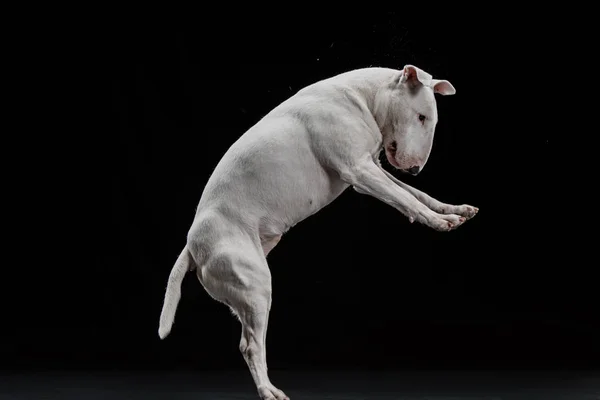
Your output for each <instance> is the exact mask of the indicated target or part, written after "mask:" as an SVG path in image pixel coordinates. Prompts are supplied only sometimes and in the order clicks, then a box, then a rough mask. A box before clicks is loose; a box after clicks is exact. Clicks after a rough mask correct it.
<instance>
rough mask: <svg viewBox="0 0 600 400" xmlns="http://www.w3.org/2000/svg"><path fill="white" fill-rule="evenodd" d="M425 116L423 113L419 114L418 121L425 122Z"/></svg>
mask: <svg viewBox="0 0 600 400" xmlns="http://www.w3.org/2000/svg"><path fill="white" fill-rule="evenodd" d="M425 119H426V118H425V116H424V115H423V114H419V121H421V122H425Z"/></svg>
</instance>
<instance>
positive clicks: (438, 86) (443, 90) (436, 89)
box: [431, 79, 456, 96]
mask: <svg viewBox="0 0 600 400" xmlns="http://www.w3.org/2000/svg"><path fill="white" fill-rule="evenodd" d="M431 88H432V89H433V93H439V94H441V95H442V96H448V95H451V94H455V93H456V89H454V86H452V84H451V83H450V82H448V81H446V80H443V79H432V80H431Z"/></svg>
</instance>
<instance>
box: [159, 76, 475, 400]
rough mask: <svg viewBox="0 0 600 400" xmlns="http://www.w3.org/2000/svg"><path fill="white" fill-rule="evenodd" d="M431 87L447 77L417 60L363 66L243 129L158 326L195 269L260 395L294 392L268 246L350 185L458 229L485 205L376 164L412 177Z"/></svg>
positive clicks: (426, 143)
mask: <svg viewBox="0 0 600 400" xmlns="http://www.w3.org/2000/svg"><path fill="white" fill-rule="evenodd" d="M435 93H439V94H441V95H451V94H454V93H455V90H454V87H453V86H452V85H451V84H450V82H448V81H446V80H437V79H432V77H431V75H430V74H428V73H426V72H424V71H422V70H421V69H419V68H417V67H415V66H412V65H407V66H405V67H404V68H403V69H402V70H394V69H387V68H365V69H358V70H354V71H350V72H347V73H343V74H340V75H337V76H334V77H332V78H329V79H325V80H322V81H320V82H317V83H315V84H312V85H310V86H308V87H306V88H304V89H302V90H300V91H299V92H298V93H296V94H295V95H294V96H292V97H291V98H289V99H288V100H286V101H284V102H283V103H282V104H280V105H279V106H278V107H276V108H275V109H274V110H273V111H271V112H270V113H269V114H267V115H266V116H265V117H264V118H263V119H262V120H261V121H259V122H258V123H257V124H256V125H254V126H253V127H252V128H250V129H249V130H248V131H247V132H246V133H245V134H244V135H242V136H241V137H240V138H239V139H238V140H237V141H236V142H235V143H234V144H233V145H232V146H231V147H230V148H229V150H228V151H227V152H226V153H225V155H224V156H223V158H222V159H221V161H220V162H219V163H218V165H217V166H216V168H215V170H214V172H213V174H212V176H211V177H210V179H209V180H208V183H207V184H206V187H205V189H204V192H203V193H202V198H201V199H200V203H199V205H198V209H197V211H196V216H195V218H194V221H193V224H192V226H191V228H190V231H189V233H188V236H187V245H186V246H185V247H184V248H183V251H182V252H181V255H180V256H179V258H178V259H177V261H176V263H175V266H174V267H173V270H172V271H171V274H170V276H169V281H168V286H167V290H166V295H165V300H164V305H163V309H162V314H161V316H160V328H159V330H158V334H159V336H160V338H161V339H164V338H165V337H166V336H167V335H168V334H169V332H170V331H171V327H172V325H173V321H174V317H175V311H176V308H177V304H178V302H179V300H180V297H181V283H182V280H183V277H184V275H185V274H186V272H187V271H192V270H196V274H197V276H198V279H199V280H200V282H201V283H202V285H203V287H204V288H205V289H206V291H207V292H208V293H209V294H210V295H211V296H212V297H213V298H214V299H216V300H218V301H220V302H222V303H224V304H226V305H228V306H229V307H230V308H231V309H232V311H233V312H234V313H235V315H237V316H238V317H239V319H240V321H241V323H242V338H241V342H240V351H241V352H242V354H243V356H244V359H245V360H246V363H247V364H248V368H249V369H250V372H251V373H252V377H253V379H254V382H255V384H256V387H257V389H258V392H259V394H260V397H261V398H262V399H269V400H271V399H273V400H274V399H278V400H279V399H287V397H286V395H285V394H284V393H283V392H282V391H281V390H279V389H277V388H276V387H275V386H273V384H272V383H271V381H270V380H269V377H268V375H267V361H266V347H265V340H266V335H267V324H268V319H269V310H270V309H271V274H270V271H269V266H268V265H267V259H266V257H267V255H268V254H269V252H270V251H271V250H272V249H273V248H274V247H275V246H276V245H277V243H278V242H279V240H280V239H281V236H282V235H283V234H284V233H285V232H286V231H287V230H288V229H290V228H291V227H293V226H294V225H295V224H297V223H298V222H300V221H302V220H304V219H305V218H307V217H309V216H310V215H312V214H314V213H316V212H317V211H319V210H320V209H322V208H323V207H325V206H326V205H327V204H329V203H331V202H332V201H333V200H335V198H336V197H338V196H339V195H340V194H341V193H342V192H343V191H344V190H346V189H347V188H348V187H349V186H352V187H353V188H354V189H355V190H356V191H357V192H359V193H363V194H368V195H370V196H373V197H375V198H377V199H379V200H381V201H383V202H384V203H386V204H389V205H390V206H392V207H394V208H396V209H397V210H398V211H400V212H401V213H402V214H404V215H405V216H406V217H407V218H408V219H409V220H410V222H413V221H418V222H420V223H422V224H425V225H427V226H429V227H431V228H433V229H436V230H438V231H450V230H452V229H454V228H456V227H458V226H459V225H460V224H462V223H463V222H464V221H465V220H466V219H468V218H471V217H473V216H474V215H475V214H476V213H477V211H478V209H477V208H475V207H471V206H468V205H459V206H455V205H448V204H444V203H441V202H439V201H437V200H435V199H433V198H431V197H430V196H428V195H427V194H425V193H423V192H420V191H418V190H416V189H414V188H412V187H410V186H408V185H406V184H405V183H402V182H400V181H399V180H397V179H396V178H394V177H393V176H392V175H391V174H390V173H388V172H386V171H385V170H384V169H383V168H382V167H381V165H380V163H379V158H378V157H379V154H380V152H381V149H382V148H383V149H385V154H386V156H387V159H388V161H389V162H390V164H392V165H393V166H394V167H395V168H397V169H400V170H402V171H405V172H408V173H410V174H412V175H416V174H418V173H419V171H420V170H422V169H423V167H424V166H425V163H426V162H427V159H428V158H429V153H430V151H431V147H432V143H433V136H434V131H435V126H436V124H437V120H438V115H437V108H436V100H435V96H434V94H435Z"/></svg>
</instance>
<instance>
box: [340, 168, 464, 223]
mask: <svg viewBox="0 0 600 400" xmlns="http://www.w3.org/2000/svg"><path fill="white" fill-rule="evenodd" d="M340 176H341V178H342V180H344V181H345V182H346V183H348V184H350V185H352V186H353V187H354V189H355V190H356V191H357V192H359V193H362V194H367V195H370V196H373V197H375V198H376V199H379V200H381V201H383V202H384V203H386V204H388V205H390V206H392V207H394V208H395V209H397V210H398V211H400V212H401V213H402V214H404V215H405V216H406V217H407V218H408V219H409V220H410V222H414V221H418V222H420V223H422V224H424V225H426V226H429V227H431V228H433V229H435V230H438V231H449V230H452V229H454V228H456V227H458V226H459V225H460V224H462V223H463V222H464V221H465V217H461V216H458V215H455V214H439V213H437V212H435V211H433V210H432V209H430V208H429V207H427V206H426V205H425V204H423V203H421V202H420V201H419V200H417V198H416V197H415V196H414V195H413V194H411V193H410V192H408V191H407V190H405V189H404V188H402V187H400V186H399V185H397V184H396V183H395V182H394V181H393V180H391V179H390V177H389V176H387V175H386V174H385V173H384V171H383V170H382V169H381V168H379V167H378V166H377V165H376V164H375V162H374V161H373V160H372V159H370V158H369V159H367V158H365V159H364V161H361V162H360V163H357V164H355V165H354V166H353V167H351V168H347V169H345V170H344V171H343V172H341V173H340Z"/></svg>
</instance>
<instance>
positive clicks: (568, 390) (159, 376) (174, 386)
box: [0, 371, 600, 400]
mask: <svg viewBox="0 0 600 400" xmlns="http://www.w3.org/2000/svg"><path fill="white" fill-rule="evenodd" d="M271 379H272V381H273V383H274V384H275V385H276V386H279V387H280V388H281V389H282V390H284V391H285V392H286V393H287V395H288V396H289V397H290V398H291V399H293V400H301V399H331V400H334V399H340V400H341V399H345V400H350V399H357V400H358V399H361V400H362V399H381V400H383V399H394V400H408V399H410V400H417V399H423V400H425V399H427V400H460V399H469V400H477V399H482V400H483V399H485V400H517V399H519V400H537V399H540V400H554V399H561V400H579V399H581V400H584V399H585V400H592V399H594V400H598V399H600V372H590V371H579V372H577V371H562V372H561V371H553V372H543V371H511V372H506V371H502V372H493V371H484V372H483V371H461V372H456V371H451V372H444V371H435V372H432V371H427V372H356V371H353V372H295V371H294V372H292V371H285V372H284V371H271ZM0 399H14V400H21V399H23V400H26V399H69V400H70V399H73V400H75V399H78V400H84V399H86V400H87V399H99V400H100V399H102V400H113V399H114V400H121V399H145V400H154V399H169V400H179V399H190V400H191V399H194V400H201V399H206V400H225V399H238V400H241V399H258V396H257V394H256V391H255V389H254V386H253V385H252V381H251V379H250V376H249V373H247V372H246V371H235V372H219V373H206V372H164V373H160V372H131V371H127V372H119V371H111V372H88V373H86V372H68V373H67V372H61V373H58V372H51V373H49V372H45V373H44V372H38V373H32V372H28V373H3V375H2V376H0Z"/></svg>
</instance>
